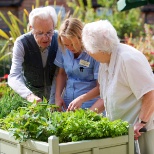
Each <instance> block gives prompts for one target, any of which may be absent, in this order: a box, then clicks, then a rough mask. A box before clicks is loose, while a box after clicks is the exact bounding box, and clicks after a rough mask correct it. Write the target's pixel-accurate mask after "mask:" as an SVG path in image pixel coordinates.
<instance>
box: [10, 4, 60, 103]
mask: <svg viewBox="0 0 154 154" xmlns="http://www.w3.org/2000/svg"><path fill="white" fill-rule="evenodd" d="M56 23H57V14H56V12H55V9H54V8H53V7H51V6H46V7H40V8H35V9H33V10H32V11H31V12H30V14H29V26H30V30H31V31H30V32H28V33H26V34H23V35H22V36H20V37H18V38H17V39H16V41H15V43H14V47H13V58H12V66H11V70H10V74H9V77H8V84H9V86H10V87H11V88H12V89H13V90H14V91H16V92H17V93H18V94H19V95H20V96H21V97H23V98H25V99H27V100H28V101H29V102H33V101H34V100H36V101H37V102H40V101H42V99H43V98H46V99H47V100H50V102H51V103H54V93H55V72H56V69H57V67H56V65H54V63H53V62H54V59H55V56H56V53H57V50H58V43H57V32H56V31H55V30H54V29H55V26H56Z"/></svg>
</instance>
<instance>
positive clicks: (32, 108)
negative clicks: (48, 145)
mask: <svg viewBox="0 0 154 154" xmlns="http://www.w3.org/2000/svg"><path fill="white" fill-rule="evenodd" d="M0 127H1V128H2V129H4V130H8V131H9V132H10V134H12V135H13V136H14V137H15V139H17V140H19V141H20V142H23V141H26V140H28V139H34V140H39V141H45V142H47V141H48V137H49V136H51V135H55V136H57V137H59V142H60V143H64V142H72V141H81V140H89V139H99V138H106V137H115V136H120V135H125V134H128V127H129V124H128V123H127V122H125V121H122V120H115V121H110V120H109V119H108V118H106V117H102V115H101V114H100V115H99V114H97V113H95V112H93V111H91V110H89V109H87V110H83V109H79V110H76V111H69V112H58V111H56V106H54V105H50V104H48V103H47V102H42V103H38V104H37V103H35V102H34V103H32V104H31V105H28V106H27V107H20V108H18V110H16V111H15V110H13V111H11V113H10V114H9V115H8V116H7V117H6V118H4V119H1V121H0Z"/></svg>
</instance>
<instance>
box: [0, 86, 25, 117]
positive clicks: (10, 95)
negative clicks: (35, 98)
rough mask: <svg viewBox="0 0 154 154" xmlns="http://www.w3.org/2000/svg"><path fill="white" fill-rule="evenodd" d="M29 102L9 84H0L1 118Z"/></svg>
mask: <svg viewBox="0 0 154 154" xmlns="http://www.w3.org/2000/svg"><path fill="white" fill-rule="evenodd" d="M27 104H28V102H27V101H26V100H25V99H23V98H21V97H20V96H19V95H18V94H17V93H15V92H14V91H13V90H12V89H11V88H10V87H8V86H0V118H4V117H6V116H7V115H8V114H9V113H10V112H11V111H12V110H16V109H17V108H18V107H21V106H27Z"/></svg>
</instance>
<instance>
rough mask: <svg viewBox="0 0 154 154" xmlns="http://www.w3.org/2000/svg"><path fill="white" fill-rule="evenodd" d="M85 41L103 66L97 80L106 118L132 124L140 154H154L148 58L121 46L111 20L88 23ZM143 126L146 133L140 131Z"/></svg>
mask: <svg viewBox="0 0 154 154" xmlns="http://www.w3.org/2000/svg"><path fill="white" fill-rule="evenodd" d="M82 41H83V45H84V47H85V49H86V51H87V53H88V54H89V55H90V56H91V57H93V58H94V59H96V60H97V61H99V62H100V63H101V64H100V67H99V77H98V81H99V84H100V95H101V98H102V99H103V100H104V106H105V109H106V116H107V117H109V118H110V119H111V120H115V119H122V120H125V121H128V122H129V123H130V124H133V125H134V134H135V135H134V138H135V139H137V138H138V139H139V143H140V149H141V153H142V154H154V145H153V143H154V75H153V72H152V69H151V67H150V65H149V63H148V61H147V59H146V57H145V56H144V55H143V54H142V53H141V52H140V51H138V50H136V49H135V48H133V47H131V46H129V45H126V44H122V43H120V40H119V38H118V36H117V32H116V30H115V28H114V27H113V26H112V24H111V23H110V22H109V21H108V20H100V21H96V22H92V23H88V24H86V25H85V26H84V28H83V31H82ZM98 93H99V92H98ZM142 127H146V129H147V132H146V133H143V134H141V133H140V132H139V130H140V129H141V128H142Z"/></svg>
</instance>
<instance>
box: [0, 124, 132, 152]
mask: <svg viewBox="0 0 154 154" xmlns="http://www.w3.org/2000/svg"><path fill="white" fill-rule="evenodd" d="M0 154H134V133H133V129H132V127H130V128H129V135H125V136H119V137H115V138H105V139H97V140H85V141H79V142H68V143H59V140H58V138H57V137H56V136H50V137H49V139H48V143H46V142H40V141H33V140H29V141H27V142H24V143H19V142H18V141H16V140H15V139H14V138H13V137H10V135H9V133H8V132H7V131H4V130H1V129H0Z"/></svg>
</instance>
